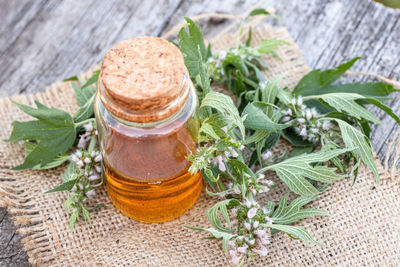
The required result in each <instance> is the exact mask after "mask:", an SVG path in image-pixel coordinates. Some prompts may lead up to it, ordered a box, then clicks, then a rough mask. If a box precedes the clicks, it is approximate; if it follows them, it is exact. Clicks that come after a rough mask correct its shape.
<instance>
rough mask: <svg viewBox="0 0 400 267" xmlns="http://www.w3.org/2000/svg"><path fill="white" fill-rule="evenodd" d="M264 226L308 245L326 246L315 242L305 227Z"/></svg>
mask: <svg viewBox="0 0 400 267" xmlns="http://www.w3.org/2000/svg"><path fill="white" fill-rule="evenodd" d="M263 226H264V227H267V228H271V229H276V230H279V231H282V232H285V233H287V234H288V235H290V236H292V237H294V238H296V239H300V240H301V241H303V242H304V243H305V244H306V245H310V243H314V244H316V245H318V246H324V244H322V243H319V242H317V241H316V240H314V239H313V238H312V236H311V235H310V234H309V233H308V232H307V230H306V229H305V228H304V227H303V226H291V225H281V224H267V225H265V224H264V225H263Z"/></svg>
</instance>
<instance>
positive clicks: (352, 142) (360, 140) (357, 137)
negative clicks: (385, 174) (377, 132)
mask: <svg viewBox="0 0 400 267" xmlns="http://www.w3.org/2000/svg"><path fill="white" fill-rule="evenodd" d="M334 120H335V121H336V122H337V123H338V125H339V128H340V131H341V133H342V139H343V142H344V143H345V145H346V147H355V152H356V153H357V154H358V155H359V156H360V158H361V160H362V161H363V162H364V163H365V164H366V165H367V166H368V167H369V168H370V169H371V171H372V172H373V173H374V175H375V177H376V180H377V181H378V183H379V173H378V169H377V167H376V164H375V161H374V154H373V152H372V148H371V145H370V144H369V142H368V139H367V137H366V136H365V135H364V134H363V133H361V132H360V131H359V130H357V129H356V128H354V127H353V126H351V125H350V124H348V123H347V122H345V121H343V120H340V119H334ZM332 151H333V150H332Z"/></svg>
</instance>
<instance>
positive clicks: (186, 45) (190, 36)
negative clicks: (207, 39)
mask: <svg viewBox="0 0 400 267" xmlns="http://www.w3.org/2000/svg"><path fill="white" fill-rule="evenodd" d="M185 20H186V22H187V24H186V25H185V26H184V27H182V29H181V30H180V31H179V33H178V38H179V48H180V50H181V52H182V53H183V54H184V59H185V65H186V67H187V69H188V71H189V74H190V77H191V78H192V80H195V79H196V77H197V76H198V75H199V74H200V71H201V68H202V66H201V65H202V64H203V60H205V59H206V57H207V50H206V47H205V44H204V38H203V34H202V32H201V31H200V29H199V27H198V26H197V25H196V23H194V22H193V21H192V20H191V19H189V18H187V17H185ZM186 26H187V28H188V30H189V32H187V31H186V29H185V28H186Z"/></svg>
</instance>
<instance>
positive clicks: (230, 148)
mask: <svg viewBox="0 0 400 267" xmlns="http://www.w3.org/2000/svg"><path fill="white" fill-rule="evenodd" d="M228 149H229V152H231V154H232V157H234V158H237V157H238V156H239V154H238V153H237V152H236V150H235V149H233V147H228Z"/></svg>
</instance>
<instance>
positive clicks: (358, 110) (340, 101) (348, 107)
mask: <svg viewBox="0 0 400 267" xmlns="http://www.w3.org/2000/svg"><path fill="white" fill-rule="evenodd" d="M317 97H318V98H320V99H322V100H323V101H325V102H326V103H328V104H329V105H330V106H331V107H333V108H334V109H336V110H337V111H340V112H345V113H347V114H349V115H350V116H352V117H354V118H357V119H358V120H361V119H362V118H363V119H366V120H368V121H371V122H374V123H381V121H380V120H378V119H377V118H376V117H375V116H374V115H372V113H371V112H369V111H368V110H366V109H365V108H364V107H362V106H361V105H359V104H358V103H357V102H355V100H357V99H365V97H363V96H362V95H358V94H350V93H332V94H324V95H318V96H317Z"/></svg>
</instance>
